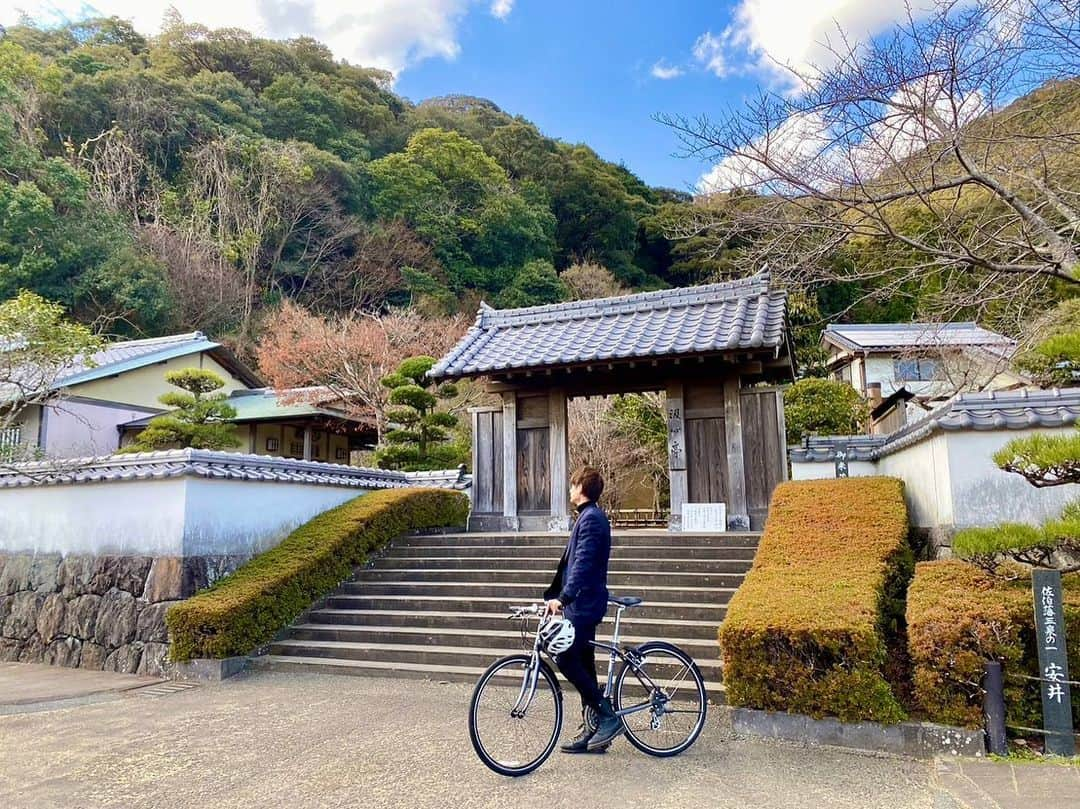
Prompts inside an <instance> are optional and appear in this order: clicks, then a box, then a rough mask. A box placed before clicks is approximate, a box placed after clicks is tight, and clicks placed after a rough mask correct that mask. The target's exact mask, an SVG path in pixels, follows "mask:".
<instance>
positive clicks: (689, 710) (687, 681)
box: [615, 641, 708, 757]
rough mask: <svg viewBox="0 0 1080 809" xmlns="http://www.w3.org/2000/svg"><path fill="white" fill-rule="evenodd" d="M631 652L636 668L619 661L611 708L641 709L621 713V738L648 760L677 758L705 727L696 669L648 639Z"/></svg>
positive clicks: (703, 701) (704, 701)
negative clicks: (624, 733) (633, 655)
mask: <svg viewBox="0 0 1080 809" xmlns="http://www.w3.org/2000/svg"><path fill="white" fill-rule="evenodd" d="M634 651H635V652H636V655H637V658H636V663H635V665H631V664H630V663H624V664H623V667H622V668H621V669H620V670H619V674H618V676H617V677H616V679H615V709H616V710H618V711H623V710H627V709H629V708H634V707H637V708H640V710H637V711H634V712H633V713H628V714H625V715H623V718H622V719H623V726H624V727H625V728H626V738H627V739H629V740H630V743H631V744H632V745H634V747H636V748H637V749H638V750H640V751H641V752H643V753H648V754H649V755H650V756H659V757H665V756H674V755H678V754H679V753H681V752H682V751H683V750H685V749H686V748H688V747H689V746H690V745H692V744H693V743H694V742H695V741H696V740H697V737H698V736H699V735H701V730H702V728H704V727H705V712H706V709H707V706H708V699H707V697H706V694H705V681H704V679H703V678H702V676H701V671H700V670H699V669H698V667H697V663H695V662H694V659H693V658H692V657H690V655H688V654H687V653H686V652H684V651H683V650H682V649H680V648H679V647H678V646H674V645H672V644H670V643H664V642H663V641H650V642H649V643H643V644H642V645H641V646H639V647H637V649H635V650H634ZM645 706H647V707H645Z"/></svg>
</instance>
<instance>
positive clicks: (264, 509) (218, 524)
mask: <svg viewBox="0 0 1080 809" xmlns="http://www.w3.org/2000/svg"><path fill="white" fill-rule="evenodd" d="M361 494H363V491H362V490H358V489H352V488H348V487H345V486H319V485H315V484H310V483H272V482H259V481H252V480H218V479H213V478H189V479H188V482H187V502H186V505H185V509H184V517H185V519H184V553H185V554H187V555H190V556H195V555H202V554H220V553H228V554H245V555H250V554H255V553H259V552H260V551H264V550H266V549H268V548H272V547H273V546H274V545H276V544H277V543H278V542H280V541H281V540H282V539H284V538H285V537H286V536H287V535H288V534H289V532H290V531H292V530H293V529H294V528H296V527H297V526H299V525H301V524H302V523H305V522H307V521H308V520H310V519H311V518H312V517H314V516H315V515H316V514H320V513H322V512H323V511H326V510H327V509H329V508H333V507H334V506H337V505H340V504H342V503H344V502H345V501H346V500H352V499H353V498H354V497H359V496H360V495H361Z"/></svg>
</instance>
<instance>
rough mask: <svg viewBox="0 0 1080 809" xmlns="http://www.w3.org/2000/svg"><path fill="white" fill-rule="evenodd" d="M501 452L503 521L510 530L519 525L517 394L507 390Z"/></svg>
mask: <svg viewBox="0 0 1080 809" xmlns="http://www.w3.org/2000/svg"><path fill="white" fill-rule="evenodd" d="M502 400H503V406H502V417H503V426H502V439H503V445H502V453H503V463H502V468H503V487H502V489H503V522H504V524H505V527H506V528H507V529H508V530H510V531H517V530H518V528H520V527H521V524H520V522H519V521H518V504H517V490H518V460H517V394H516V393H514V391H508V392H507V393H504V394H503V397H502Z"/></svg>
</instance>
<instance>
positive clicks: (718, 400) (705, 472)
mask: <svg viewBox="0 0 1080 809" xmlns="http://www.w3.org/2000/svg"><path fill="white" fill-rule="evenodd" d="M684 395H685V397H686V411H685V413H686V466H687V470H688V476H687V478H688V479H687V502H690V503H725V502H729V496H730V492H729V491H728V468H727V438H726V437H725V424H724V389H723V387H722V386H721V385H703V384H695V385H687V386H686V388H685V394H684Z"/></svg>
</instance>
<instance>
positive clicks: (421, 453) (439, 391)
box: [376, 356, 464, 472]
mask: <svg viewBox="0 0 1080 809" xmlns="http://www.w3.org/2000/svg"><path fill="white" fill-rule="evenodd" d="M434 364H435V358H434V357H423V356H421V357H410V358H409V359H407V360H405V361H403V362H402V363H401V365H399V366H398V369H397V371H395V372H394V373H392V374H389V375H388V376H385V377H383V380H382V383H383V385H385V386H386V387H387V388H389V389H390V404H392V405H395V407H393V408H392V409H391V410H389V411H387V414H386V417H387V419H388V420H389V421H390V422H391V423H392V424H394V425H396V426H395V428H394V429H392V430H390V431H389V432H387V433H386V436H385V440H386V446H383V447H381V448H380V449H379V451H378V452H377V453H376V460H377V462H378V464H379V466H380V467H382V468H383V469H400V470H404V471H406V472H417V471H423V470H430V469H447V468H449V467H452V466H457V465H458V464H459V463H461V462H462V461H463V460H464V459H463V458H462V457H461V452H460V450H459V449H458V448H455V447H454V446H451V445H450V444H449V443H448V439H449V438H450V434H449V432H448V431H449V430H452V429H453V428H454V427H456V426H457V423H458V420H457V417H456V416H454V415H453V414H452V413H447V412H444V411H437V410H436V407H437V406H438V404H439V401H440V400H444V401H445V400H447V399H451V398H453V397H454V396H457V393H458V391H457V388H456V386H454V385H452V384H449V383H446V384H442V385H439V386H438V387H435V386H434V383H433V382H432V381H431V380H430V379H428V377H427V372H428V371H430V370H431V367H432V366H433V365H434Z"/></svg>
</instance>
